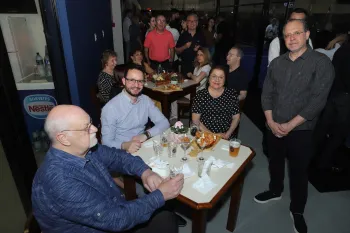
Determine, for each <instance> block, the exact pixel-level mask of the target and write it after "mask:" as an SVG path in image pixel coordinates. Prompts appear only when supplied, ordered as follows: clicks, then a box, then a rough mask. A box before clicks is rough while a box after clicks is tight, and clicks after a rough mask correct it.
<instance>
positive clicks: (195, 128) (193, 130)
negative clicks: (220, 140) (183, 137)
mask: <svg viewBox="0 0 350 233" xmlns="http://www.w3.org/2000/svg"><path fill="white" fill-rule="evenodd" d="M198 129H199V127H198V125H196V124H195V123H193V122H192V123H191V125H190V134H191V135H192V136H193V137H195V136H196V132H197V131H198Z"/></svg>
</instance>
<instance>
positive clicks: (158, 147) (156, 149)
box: [153, 140, 163, 156]
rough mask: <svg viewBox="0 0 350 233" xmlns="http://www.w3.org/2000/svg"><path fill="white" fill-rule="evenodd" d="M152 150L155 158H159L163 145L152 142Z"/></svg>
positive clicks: (158, 142)
mask: <svg viewBox="0 0 350 233" xmlns="http://www.w3.org/2000/svg"><path fill="white" fill-rule="evenodd" d="M153 150H154V153H155V154H156V156H161V155H162V153H163V145H162V143H161V142H160V141H156V140H153Z"/></svg>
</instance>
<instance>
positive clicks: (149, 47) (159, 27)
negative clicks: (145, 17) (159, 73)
mask: <svg viewBox="0 0 350 233" xmlns="http://www.w3.org/2000/svg"><path fill="white" fill-rule="evenodd" d="M165 26H166V20H165V17H164V16H163V15H158V16H157V18H156V28H155V30H153V31H151V32H149V33H148V34H147V36H146V39H145V43H144V46H145V57H146V60H147V62H148V63H150V64H151V67H152V68H153V69H157V67H158V66H159V64H160V65H161V66H162V68H163V69H165V70H169V69H170V68H171V64H170V63H172V62H173V59H174V47H175V42H174V38H173V35H172V34H171V32H169V31H168V30H166V29H165Z"/></svg>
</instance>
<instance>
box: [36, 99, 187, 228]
mask: <svg viewBox="0 0 350 233" xmlns="http://www.w3.org/2000/svg"><path fill="white" fill-rule="evenodd" d="M45 131H46V133H47V134H48V136H49V138H50V140H51V148H50V149H49V151H48V152H47V154H46V156H45V161H44V162H43V164H42V165H41V166H40V168H39V169H38V170H37V172H36V174H35V177H34V180H33V186H32V208H33V214H34V216H35V218H36V220H37V221H38V223H39V225H40V228H41V230H42V231H43V232H51V233H61V232H74V233H85V232H96V233H98V232H124V231H126V230H130V229H131V230H132V231H133V232H135V231H136V232H143V233H146V232H147V233H148V232H149V233H151V232H152V233H153V232H171V233H177V232H178V226H177V219H176V216H175V215H174V214H173V213H171V212H168V211H163V210H161V209H160V208H161V207H162V206H164V204H165V202H166V201H167V200H170V199H173V198H175V197H176V196H178V195H179V193H180V191H181V189H182V187H183V183H184V178H183V175H182V174H180V175H177V176H176V177H175V178H173V179H167V180H163V179H162V178H161V177H160V176H159V175H158V174H156V173H154V172H152V170H151V169H150V168H149V167H148V166H147V165H146V164H145V163H144V162H143V161H142V159H141V158H140V157H137V156H132V155H130V154H129V153H127V152H126V151H123V150H117V149H115V148H109V147H106V146H103V145H98V144H97V139H96V132H97V128H96V127H95V126H94V125H93V124H92V123H91V118H90V116H89V115H88V114H87V113H86V112H85V111H84V110H83V109H81V108H80V107H78V106H74V105H58V106H56V107H54V108H53V109H52V110H51V111H50V113H49V114H48V116H47V118H46V120H45ZM112 172H119V173H122V174H127V175H132V176H136V177H140V178H141V180H142V183H143V185H144V187H145V188H146V189H148V191H149V192H150V193H149V194H148V195H145V196H143V197H142V198H138V199H136V200H134V201H127V200H126V199H125V197H124V194H123V193H122V191H121V190H120V189H119V188H118V187H117V186H116V185H115V183H114V180H113V178H112V177H111V175H110V174H111V173H112ZM144 223H146V224H144Z"/></svg>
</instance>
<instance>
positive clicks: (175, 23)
mask: <svg viewBox="0 0 350 233" xmlns="http://www.w3.org/2000/svg"><path fill="white" fill-rule="evenodd" d="M169 26H170V27H171V28H175V29H176V30H177V31H178V32H179V31H180V30H181V22H180V12H179V10H178V9H176V8H172V9H171V13H170V19H169Z"/></svg>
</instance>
